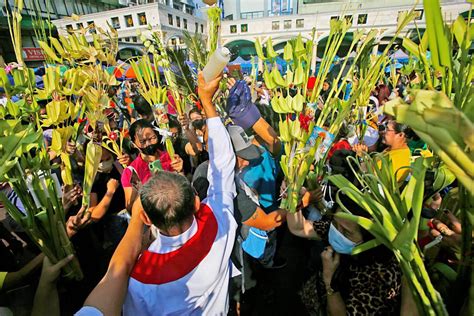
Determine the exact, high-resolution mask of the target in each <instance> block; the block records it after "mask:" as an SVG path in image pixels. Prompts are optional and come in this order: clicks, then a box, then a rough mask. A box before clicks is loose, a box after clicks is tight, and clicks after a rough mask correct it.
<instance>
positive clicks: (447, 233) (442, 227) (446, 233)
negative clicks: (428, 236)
mask: <svg viewBox="0 0 474 316" xmlns="http://www.w3.org/2000/svg"><path fill="white" fill-rule="evenodd" d="M433 225H434V227H435V228H436V229H437V230H438V231H439V232H440V233H441V234H442V235H443V236H451V235H454V231H452V230H451V229H449V227H448V226H446V224H445V223H443V222H441V221H439V220H436V219H435V220H433Z"/></svg>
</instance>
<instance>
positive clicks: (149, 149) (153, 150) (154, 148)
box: [140, 143, 160, 156]
mask: <svg viewBox="0 0 474 316" xmlns="http://www.w3.org/2000/svg"><path fill="white" fill-rule="evenodd" d="M159 148H160V143H156V144H151V145H148V146H146V147H144V148H140V150H141V152H142V153H144V154H145V155H148V156H153V155H154V154H156V151H157V150H158V149H159Z"/></svg>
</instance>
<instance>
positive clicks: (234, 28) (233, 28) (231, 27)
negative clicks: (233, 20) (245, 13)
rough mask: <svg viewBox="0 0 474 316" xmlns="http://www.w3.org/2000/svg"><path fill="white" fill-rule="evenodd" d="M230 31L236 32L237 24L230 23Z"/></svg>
mask: <svg viewBox="0 0 474 316" xmlns="http://www.w3.org/2000/svg"><path fill="white" fill-rule="evenodd" d="M230 33H231V34H235V33H237V25H231V26H230Z"/></svg>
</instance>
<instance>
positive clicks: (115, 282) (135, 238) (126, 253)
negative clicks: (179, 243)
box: [77, 199, 143, 315]
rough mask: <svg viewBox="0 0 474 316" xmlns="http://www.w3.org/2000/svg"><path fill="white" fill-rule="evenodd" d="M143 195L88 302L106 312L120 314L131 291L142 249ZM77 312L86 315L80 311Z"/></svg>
mask: <svg viewBox="0 0 474 316" xmlns="http://www.w3.org/2000/svg"><path fill="white" fill-rule="evenodd" d="M141 208H142V206H141V202H140V199H137V201H136V202H135V203H134V205H133V211H132V219H131V221H130V224H129V225H128V229H127V232H126V233H125V236H124V237H123V238H122V241H120V244H119V245H118V247H117V249H116V250H115V252H114V255H113V256H112V259H111V260H110V264H109V268H108V270H107V273H106V274H105V276H104V277H103V278H102V280H101V281H100V282H99V284H97V286H96V287H95V288H94V290H92V292H91V293H90V294H89V296H88V297H87V299H86V302H85V303H84V306H91V307H93V308H96V309H98V310H100V311H101V312H102V313H103V314H104V315H120V314H121V311H122V305H123V302H124V300H125V295H126V294H127V287H128V280H129V276H130V272H131V271H132V269H133V266H134V265H135V261H136V260H137V257H138V255H139V254H140V252H141V250H142V236H143V222H142V220H141V218H140V216H139V214H140V210H141ZM77 315H86V313H85V314H81V312H79V313H77Z"/></svg>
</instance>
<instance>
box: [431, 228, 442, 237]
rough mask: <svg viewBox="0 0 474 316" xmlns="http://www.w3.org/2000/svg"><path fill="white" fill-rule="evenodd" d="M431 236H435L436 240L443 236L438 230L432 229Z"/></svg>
mask: <svg viewBox="0 0 474 316" xmlns="http://www.w3.org/2000/svg"><path fill="white" fill-rule="evenodd" d="M430 234H431V236H433V237H434V238H436V237H438V236H439V235H441V233H440V232H439V231H438V230H436V229H431V230H430Z"/></svg>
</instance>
